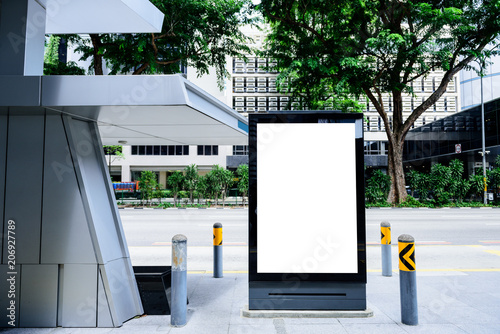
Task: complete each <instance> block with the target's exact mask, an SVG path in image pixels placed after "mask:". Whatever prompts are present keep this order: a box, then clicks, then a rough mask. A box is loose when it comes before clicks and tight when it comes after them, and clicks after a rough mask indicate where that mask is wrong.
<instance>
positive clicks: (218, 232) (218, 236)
mask: <svg viewBox="0 0 500 334" xmlns="http://www.w3.org/2000/svg"><path fill="white" fill-rule="evenodd" d="M214 277H215V278H221V277H222V224H221V223H215V224H214Z"/></svg>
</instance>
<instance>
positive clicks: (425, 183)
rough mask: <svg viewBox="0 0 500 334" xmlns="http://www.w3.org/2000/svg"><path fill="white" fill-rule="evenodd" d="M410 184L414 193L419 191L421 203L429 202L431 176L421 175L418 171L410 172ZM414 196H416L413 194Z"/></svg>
mask: <svg viewBox="0 0 500 334" xmlns="http://www.w3.org/2000/svg"><path fill="white" fill-rule="evenodd" d="M408 182H409V184H410V187H411V189H412V192H414V191H417V192H418V196H419V199H420V202H423V201H425V200H427V195H429V188H430V185H429V182H430V181H429V175H427V174H425V173H421V172H419V171H416V170H411V171H409V172H408ZM412 196H415V195H414V194H413V193H412Z"/></svg>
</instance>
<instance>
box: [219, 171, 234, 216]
mask: <svg viewBox="0 0 500 334" xmlns="http://www.w3.org/2000/svg"><path fill="white" fill-rule="evenodd" d="M219 182H220V184H221V196H222V207H224V206H225V205H226V197H227V193H228V192H229V189H230V188H231V186H232V185H233V184H234V173H233V172H232V171H230V170H229V169H222V171H221V172H220V174H219Z"/></svg>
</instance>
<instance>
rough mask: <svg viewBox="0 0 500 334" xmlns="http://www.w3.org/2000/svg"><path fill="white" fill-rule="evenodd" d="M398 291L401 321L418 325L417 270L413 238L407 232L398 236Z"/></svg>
mask: <svg viewBox="0 0 500 334" xmlns="http://www.w3.org/2000/svg"><path fill="white" fill-rule="evenodd" d="M398 245H399V291H400V298H401V322H402V323H403V324H405V325H411V326H416V325H418V306H417V272H416V266H415V239H414V238H413V237H412V236H411V235H408V234H402V235H400V236H399V238H398Z"/></svg>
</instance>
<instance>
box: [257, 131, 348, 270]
mask: <svg viewBox="0 0 500 334" xmlns="http://www.w3.org/2000/svg"><path fill="white" fill-rule="evenodd" d="M257 222H258V224H257V226H258V227H257V273H357V272H358V259H357V217H356V158H355V125H354V123H286V124H279V123H272V124H268V123H258V124H257Z"/></svg>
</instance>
